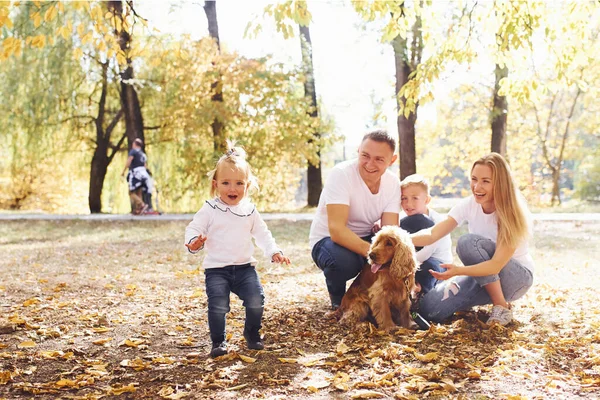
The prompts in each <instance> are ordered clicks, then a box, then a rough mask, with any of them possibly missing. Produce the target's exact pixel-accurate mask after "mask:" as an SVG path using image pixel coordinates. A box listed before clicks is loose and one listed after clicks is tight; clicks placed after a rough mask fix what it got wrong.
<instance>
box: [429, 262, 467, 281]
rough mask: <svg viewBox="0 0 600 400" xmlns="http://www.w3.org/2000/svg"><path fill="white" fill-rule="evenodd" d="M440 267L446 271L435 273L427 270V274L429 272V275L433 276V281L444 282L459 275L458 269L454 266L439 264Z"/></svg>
mask: <svg viewBox="0 0 600 400" xmlns="http://www.w3.org/2000/svg"><path fill="white" fill-rule="evenodd" d="M440 267H442V268H445V269H446V270H445V271H444V272H437V271H434V270H432V269H430V270H429V272H431V275H433V277H434V278H435V279H439V280H441V281H445V280H446V279H450V278H452V277H453V276H456V275H460V273H459V272H460V267H459V266H457V265H454V264H440Z"/></svg>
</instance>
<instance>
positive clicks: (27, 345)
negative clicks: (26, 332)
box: [17, 340, 35, 349]
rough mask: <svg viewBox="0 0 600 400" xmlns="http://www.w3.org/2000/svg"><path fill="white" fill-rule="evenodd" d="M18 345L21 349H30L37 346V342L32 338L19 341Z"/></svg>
mask: <svg viewBox="0 0 600 400" xmlns="http://www.w3.org/2000/svg"><path fill="white" fill-rule="evenodd" d="M17 347H18V348H19V349H29V348H32V347H35V342H34V341H32V340H26V341H24V342H21V343H19V344H18V345H17Z"/></svg>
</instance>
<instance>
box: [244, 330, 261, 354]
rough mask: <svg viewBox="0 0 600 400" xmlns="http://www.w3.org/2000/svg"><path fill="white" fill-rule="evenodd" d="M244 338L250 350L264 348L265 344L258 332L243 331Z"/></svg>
mask: <svg viewBox="0 0 600 400" xmlns="http://www.w3.org/2000/svg"><path fill="white" fill-rule="evenodd" d="M244 339H246V344H247V345H248V348H249V349H251V350H262V349H264V348H265V344H264V343H263V340H262V338H261V337H260V333H258V332H256V333H250V332H247V331H244Z"/></svg>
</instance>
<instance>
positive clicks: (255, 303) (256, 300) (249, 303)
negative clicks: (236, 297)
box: [244, 293, 265, 308]
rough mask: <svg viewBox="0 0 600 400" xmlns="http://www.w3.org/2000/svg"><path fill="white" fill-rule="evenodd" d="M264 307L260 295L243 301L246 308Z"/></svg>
mask: <svg viewBox="0 0 600 400" xmlns="http://www.w3.org/2000/svg"><path fill="white" fill-rule="evenodd" d="M264 305H265V296H264V295H263V294H262V293H260V294H256V295H254V296H248V297H247V298H245V299H244V307H246V308H263V307H264Z"/></svg>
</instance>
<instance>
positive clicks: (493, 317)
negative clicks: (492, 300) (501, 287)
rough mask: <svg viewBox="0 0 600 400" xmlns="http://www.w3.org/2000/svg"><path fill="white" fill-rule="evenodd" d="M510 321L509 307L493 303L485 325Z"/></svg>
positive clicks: (503, 323)
mask: <svg viewBox="0 0 600 400" xmlns="http://www.w3.org/2000/svg"><path fill="white" fill-rule="evenodd" d="M510 321H512V310H511V309H510V308H506V307H503V306H501V305H495V306H494V307H492V312H491V314H490V318H488V320H487V322H486V324H487V325H490V326H491V325H502V326H505V325H508V324H509V323H510Z"/></svg>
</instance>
